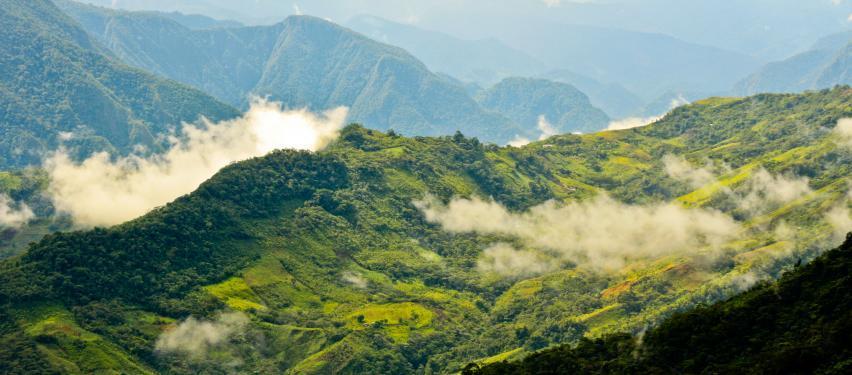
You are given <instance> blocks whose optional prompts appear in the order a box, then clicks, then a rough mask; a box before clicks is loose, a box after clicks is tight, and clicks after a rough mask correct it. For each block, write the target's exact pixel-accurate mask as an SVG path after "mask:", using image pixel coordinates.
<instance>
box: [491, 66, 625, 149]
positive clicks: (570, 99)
mask: <svg viewBox="0 0 852 375" xmlns="http://www.w3.org/2000/svg"><path fill="white" fill-rule="evenodd" d="M477 101H479V103H480V104H481V105H482V106H483V107H484V108H486V109H490V110H492V111H495V112H498V113H501V114H503V115H504V116H506V117H508V118H509V119H511V120H512V121H514V122H515V123H518V124H530V125H532V124H538V123H539V118H540V116H544V117H543V118H544V120H545V121H546V122H548V123H549V124H550V126H552V129H547V130H546V131H543V132H545V133H549V134H546V135H554V134H561V133H574V132H582V133H591V132H595V131H598V130H602V129H606V127H607V124H609V117H607V115H606V114H605V113H604V112H603V111H601V110H600V109H597V108H595V107H594V106H592V104H591V103H590V102H589V98H588V97H587V96H586V95H585V94H583V93H582V92H580V91H579V90H577V89H576V88H574V86H571V85H568V84H564V83H558V82H553V81H548V80H545V79H534V78H506V79H504V80H502V81H500V83H498V84H496V85H494V86H492V87H491V88H489V89H488V90H486V91H484V92H482V93H481V94H479V96H477Z"/></svg>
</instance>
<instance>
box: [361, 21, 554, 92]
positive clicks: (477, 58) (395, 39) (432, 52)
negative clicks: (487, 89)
mask: <svg viewBox="0 0 852 375" xmlns="http://www.w3.org/2000/svg"><path fill="white" fill-rule="evenodd" d="M346 26H347V27H349V28H351V29H353V30H355V31H357V32H360V33H362V34H364V35H366V36H368V37H370V38H372V39H374V40H378V41H381V42H383V43H387V44H391V45H395V46H399V47H402V48H404V49H405V50H406V51H409V52H411V54H413V55H414V56H416V57H417V58H418V59H420V60H422V61H423V62H424V63H425V64H426V66H428V67H429V68H430V69H431V70H432V71H435V72H442V73H446V74H449V75H451V76H453V77H456V78H457V79H460V80H462V81H472V82H476V83H478V84H480V85H482V86H490V85H493V84H496V83H497V82H499V81H500V80H502V79H503V78H507V77H514V76H524V77H530V76H534V75H536V74H540V73H542V72H543V71H545V70H546V67H545V65H544V64H543V63H542V62H540V61H538V60H536V59H534V58H532V57H530V56H529V55H527V54H525V53H523V52H521V51H519V50H516V49H514V48H511V47H509V46H507V45H505V44H503V43H502V42H500V41H499V40H496V39H493V38H490V39H483V40H464V39H459V38H456V37H453V36H451V35H448V34H444V33H441V32H437V31H431V30H425V29H421V28H418V27H414V26H411V25H405V24H401V23H397V22H392V21H388V20H385V19H382V18H379V17H375V16H367V15H362V16H357V17H353V18H352V19H350V20H349V21H348V22H346Z"/></svg>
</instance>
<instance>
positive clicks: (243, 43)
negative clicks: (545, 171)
mask: <svg viewBox="0 0 852 375" xmlns="http://www.w3.org/2000/svg"><path fill="white" fill-rule="evenodd" d="M60 4H61V5H62V7H63V9H65V10H66V11H67V12H68V13H69V14H70V15H72V16H73V17H74V18H76V19H78V20H79V21H80V22H81V23H82V24H83V26H84V28H85V29H86V30H87V31H89V32H90V33H91V34H93V35H95V36H97V37H98V38H99V39H100V40H101V41H102V42H103V43H104V44H105V45H106V46H107V47H109V48H110V49H111V50H112V51H113V52H114V53H115V54H116V55H118V56H119V57H121V58H122V59H124V60H125V61H127V62H128V63H130V64H131V65H135V66H137V67H140V68H144V69H147V70H150V71H152V72H156V73H158V74H162V75H165V76H167V77H170V78H172V79H175V80H178V81H181V82H184V83H187V84H190V85H193V86H195V87H198V88H200V89H202V90H204V91H206V92H208V93H210V94H211V95H213V96H215V97H217V98H220V99H221V100H224V101H226V102H228V103H230V104H232V105H235V106H239V107H243V108H244V107H246V106H247V104H248V101H249V97H250V96H251V95H259V96H264V97H269V98H270V99H272V100H277V101H282V102H283V103H284V104H285V105H286V106H289V107H294V108H295V107H308V108H310V109H312V110H325V109H328V108H333V107H337V106H348V107H350V112H349V121H352V122H361V123H364V124H365V125H367V126H370V127H372V128H376V129H382V130H386V129H391V128H392V129H394V130H397V131H400V132H402V133H404V134H410V135H439V134H452V133H453V132H455V131H456V130H460V131H462V132H463V133H464V134H466V135H471V136H477V137H480V138H481V139H483V140H487V141H494V142H505V141H508V140H509V139H512V138H513V137H515V136H516V135H517V134H521V133H524V131H523V130H522V129H519V128H518V127H517V126H516V125H515V124H514V123H512V122H511V121H510V120H508V119H507V118H505V117H503V116H501V115H499V114H496V113H493V112H490V111H486V110H484V109H483V108H481V107H480V106H479V105H478V104H477V103H476V102H475V101H474V100H473V98H471V97H470V95H468V93H467V91H466V88H465V87H463V86H461V85H458V84H457V83H455V82H453V81H452V80H449V79H446V78H443V77H441V76H439V75H436V74H434V73H432V72H431V71H429V69H428V68H427V67H426V66H425V65H424V64H423V63H421V62H420V61H418V60H417V59H416V58H414V57H413V56H411V55H410V54H409V53H407V52H406V51H404V50H402V49H400V48H398V47H393V46H390V45H387V44H382V43H379V42H376V41H374V40H371V39H369V38H367V37H365V36H363V35H361V34H358V33H355V32H353V31H351V30H349V29H346V28H343V27H340V26H337V25H335V24H333V23H331V22H328V21H325V20H322V19H319V18H315V17H309V16H291V17H288V18H287V19H286V20H284V21H283V22H281V23H278V24H275V25H272V26H257V27H242V28H219V29H211V30H191V29H189V28H187V27H185V26H183V25H181V24H179V23H178V22H175V21H173V20H171V19H168V18H167V17H163V16H161V15H158V14H155V13H150V12H127V11H116V10H110V9H105V8H98V7H94V6H88V5H82V4H79V3H74V2H68V1H62V2H60Z"/></svg>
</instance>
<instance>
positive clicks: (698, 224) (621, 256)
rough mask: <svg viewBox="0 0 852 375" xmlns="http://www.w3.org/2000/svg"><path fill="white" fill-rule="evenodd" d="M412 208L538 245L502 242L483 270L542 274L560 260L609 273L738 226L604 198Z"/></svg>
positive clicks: (696, 247)
mask: <svg viewBox="0 0 852 375" xmlns="http://www.w3.org/2000/svg"><path fill="white" fill-rule="evenodd" d="M415 205H416V206H417V207H418V208H419V209H420V210H421V211H422V212H423V214H424V215H425V217H426V220H428V221H429V222H432V223H437V224H440V225H441V227H442V228H443V229H444V230H447V231H449V232H454V233H479V234H490V235H503V236H511V237H514V238H517V239H519V240H521V241H522V242H523V243H524V244H525V245H527V246H529V247H531V248H533V249H535V250H536V251H535V252H530V251H519V250H516V249H510V248H507V247H503V246H501V247H494V248H492V250H491V252H490V253H488V254H484V256H483V258H482V259H481V261H480V265H479V267H480V269H484V270H492V271H495V272H497V273H501V274H504V275H511V274H512V273H513V272H524V273H537V272H543V271H546V270H548V269H551V268H553V267H554V266H557V265H558V264H559V263H563V262H571V263H575V264H577V265H578V266H580V267H588V268H590V269H594V270H601V271H613V270H617V269H620V268H621V267H623V266H624V265H625V264H627V263H630V262H633V261H636V260H642V259H649V258H657V257H661V256H665V255H672V254H686V253H690V252H695V251H701V250H703V249H709V250H713V249H717V248H719V247H720V246H721V245H722V244H724V243H726V242H728V241H730V240H732V239H734V238H737V237H738V236H739V233H740V231H741V227H740V225H739V224H738V223H737V222H736V221H735V220H734V219H733V218H731V217H730V216H728V215H725V214H724V213H722V212H720V211H717V210H712V209H704V208H694V209H688V208H684V207H683V206H681V205H679V204H675V203H658V204H649V205H629V204H625V203H622V202H618V201H616V200H614V199H612V198H609V197H608V196H605V195H601V196H598V197H596V198H594V199H591V200H588V201H583V202H572V203H568V204H564V205H560V204H557V203H555V202H552V201H551V202H547V203H544V204H542V205H539V206H536V207H532V208H530V209H529V210H527V211H526V212H521V213H514V212H510V211H509V210H507V209H506V208H505V207H503V206H502V205H500V204H498V203H496V202H491V201H484V200H482V199H479V198H472V199H453V200H451V201H450V202H449V204H446V205H445V204H442V203H441V202H439V201H437V200H436V199H435V198H434V197H427V198H425V199H424V200H421V201H417V202H415ZM548 257H549V258H550V260H549V261H548V263H546V264H541V260H542V259H544V258H548Z"/></svg>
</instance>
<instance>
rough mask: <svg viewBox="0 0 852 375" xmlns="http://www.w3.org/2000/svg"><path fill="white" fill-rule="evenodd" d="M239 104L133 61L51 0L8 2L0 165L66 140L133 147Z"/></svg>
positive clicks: (34, 156) (19, 162)
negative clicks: (119, 56)
mask: <svg viewBox="0 0 852 375" xmlns="http://www.w3.org/2000/svg"><path fill="white" fill-rule="evenodd" d="M237 113H238V112H237V111H236V110H235V109H234V108H232V107H230V106H228V105H226V104H223V103H221V102H218V101H216V100H215V99H214V98H212V97H210V96H208V95H206V94H204V93H202V92H201V91H198V90H195V89H192V88H189V87H186V86H184V85H181V84H179V83H177V82H174V81H169V80H165V79H161V78H157V77H155V76H153V75H151V74H149V73H146V72H143V71H141V70H139V69H135V68H130V67H128V66H126V65H124V64H122V63H121V62H119V61H118V60H117V59H115V58H114V57H112V56H111V53H110V52H109V51H108V50H105V49H103V48H102V47H100V46H99V45H98V43H97V42H95V41H93V40H91V39H90V38H89V36H88V35H87V34H86V32H85V31H84V30H83V29H81V28H80V27H79V26H78V25H77V23H76V22H75V21H74V20H72V19H71V18H69V17H68V16H66V15H65V14H63V13H62V12H61V11H60V10H59V9H58V8H57V7H56V6H55V5H54V4H53V3H51V2H50V1H47V0H8V1H4V2H3V6H0V169H4V168H11V167H21V166H25V165H30V164H40V163H41V159H42V157H43V156H44V155H45V153H46V152H48V151H51V150H55V149H56V148H57V147H58V145H59V144H60V143H62V144H64V145H65V146H66V147H68V148H71V149H72V150H77V151H80V152H91V151H98V150H117V151H119V152H127V151H129V150H130V149H131V148H132V147H133V146H134V145H137V144H142V145H149V146H156V141H155V139H156V136H157V135H158V134H161V133H163V132H165V131H166V130H167V129H168V128H169V127H170V126H178V125H180V123H181V122H183V121H195V120H197V119H198V118H199V116H202V115H204V116H207V117H209V118H211V119H219V118H227V117H232V116H236V115H237Z"/></svg>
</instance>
